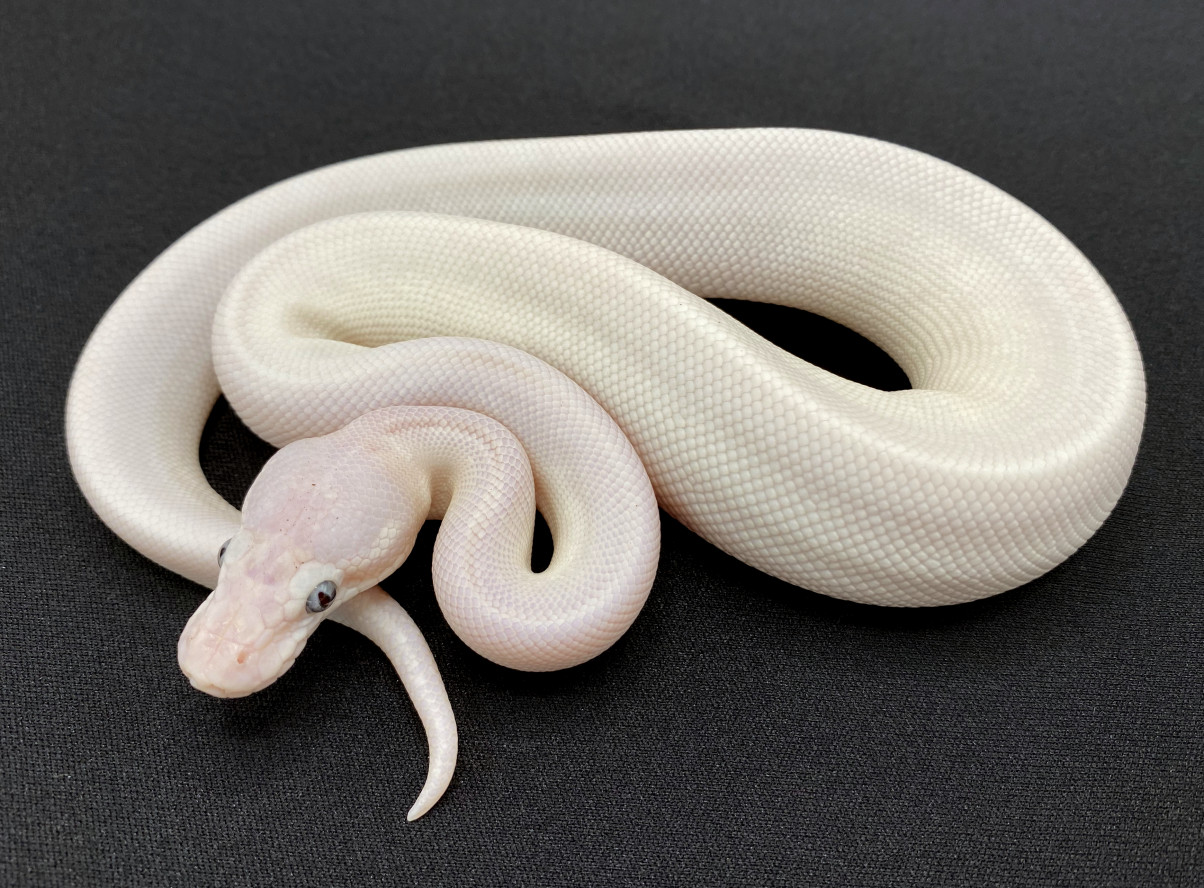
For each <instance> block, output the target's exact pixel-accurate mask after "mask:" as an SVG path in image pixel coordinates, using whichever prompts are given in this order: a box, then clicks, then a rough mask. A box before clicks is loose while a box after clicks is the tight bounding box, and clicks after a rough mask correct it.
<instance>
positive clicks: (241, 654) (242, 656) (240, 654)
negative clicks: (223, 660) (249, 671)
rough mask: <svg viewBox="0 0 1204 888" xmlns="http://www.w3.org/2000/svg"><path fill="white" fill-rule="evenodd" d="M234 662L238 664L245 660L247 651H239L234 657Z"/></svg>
mask: <svg viewBox="0 0 1204 888" xmlns="http://www.w3.org/2000/svg"><path fill="white" fill-rule="evenodd" d="M234 662H236V663H237V664H238V665H239V666H241V665H242V664H243V663H245V662H247V652H246V651H239V652H238V656H237V657H235V658H234Z"/></svg>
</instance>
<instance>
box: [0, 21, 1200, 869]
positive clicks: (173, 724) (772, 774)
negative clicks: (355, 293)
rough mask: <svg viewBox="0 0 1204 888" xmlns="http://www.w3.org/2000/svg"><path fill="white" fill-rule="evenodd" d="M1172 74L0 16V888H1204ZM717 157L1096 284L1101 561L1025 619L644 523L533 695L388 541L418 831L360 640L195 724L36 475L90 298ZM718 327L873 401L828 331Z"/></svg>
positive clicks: (104, 537) (750, 49)
mask: <svg viewBox="0 0 1204 888" xmlns="http://www.w3.org/2000/svg"><path fill="white" fill-rule="evenodd" d="M1202 46H1204V14H1202V12H1201V6H1200V4H1199V3H1198V2H1180V3H1174V2H1162V3H1155V2H1149V3H1129V2H1120V0H1108V2H1104V0H1081V2H1080V0H1075V2H1057V3H1012V4H1009V3H995V2H990V0H970V2H964V3H953V2H949V3H938V2H897V0H850V2H839V3H838V2H819V3H802V2H797V0H781V2H762V0H742V2H738V3H737V2H731V3H724V2H719V0H713V2H709V3H705V2H698V3H694V2H679V3H666V2H649V0H619V2H614V3H596V4H588V3H578V2H573V0H559V2H535V0H506V2H493V0H440V2H435V0H422V2H404V0H403V2H369V0H347V2H337V3H336V2H314V0H299V2H298V0H293V2H287V3H286V2H270V3H243V2H239V0H216V2H215V0H204V2H201V0H176V2H171V3H161V2H151V0H139V2H108V3H95V2H57V3H46V2H42V0H39V2H33V0H7V2H5V3H4V4H3V6H2V7H0V299H2V300H3V301H2V308H3V321H2V322H0V373H2V380H3V403H2V407H3V410H2V414H0V423H2V438H0V443H2V452H0V464H2V466H3V471H2V479H0V483H2V485H3V487H2V490H3V505H4V508H3V509H2V510H0V588H2V590H3V599H2V600H3V611H2V615H0V706H2V709H0V713H2V715H0V883H4V884H13V885H100V884H114V885H207V884H209V885H218V884H221V885H228V884H233V885H243V884H247V885H250V884H263V885H267V884H277V885H279V884H290V885H293V884H296V885H300V884H312V885H333V884H364V885H394V884H424V885H438V884H497V885H540V886H544V885H579V884H624V885H662V884H663V885H699V884H747V885H800V884H807V885H859V886H861V885H865V886H869V885H958V884H961V885H976V886H981V885H999V886H1021V885H1024V886H1029V885H1031V886H1051V885H1083V886H1104V885H1109V886H1111V885H1115V886H1122V885H1124V886H1134V885H1184V886H1186V885H1198V884H1201V883H1202V882H1204V764H1202V761H1204V755H1202V754H1204V741H1202V739H1201V737H1202V730H1204V702H1202V701H1201V694H1200V686H1201V675H1202V674H1204V649H1202V646H1201V628H1202V625H1204V618H1202V617H1201V610H1200V605H1199V595H1200V579H1199V578H1200V574H1201V568H1202V567H1204V557H1202V556H1201V553H1200V550H1199V545H1200V539H1201V523H1202V522H1201V505H1200V492H1201V481H1202V474H1204V473H1202V471H1201V463H1202V461H1204V421H1202V418H1201V389H1202V380H1204V373H1202V363H1204V362H1202V360H1201V358H1202V355H1201V345H1200V343H1201V332H1202V323H1201V322H1202V320H1204V301H1202V297H1201V284H1202V283H1204V274H1202V272H1204V249H1202V247H1201V244H1202V243H1204V224H1202V220H1204V198H1202V191H1204V189H1202V182H1201V170H1204V149H1202V145H1204V126H1202V119H1204V114H1202V111H1201V107H1202V106H1201V100H1202V98H1204V96H1202V91H1204V62H1202V60H1201V47H1202ZM750 125H784V126H806V127H822V128H829V129H836V130H844V131H848V132H855V133H863V134H868V135H873V136H877V137H880V138H884V139H887V140H890V141H893V142H898V143H901V144H904V145H908V146H911V147H913V148H918V149H921V150H923V151H927V152H929V153H931V154H934V155H936V156H938V157H942V158H945V159H947V160H950V161H952V162H954V163H956V164H958V165H960V166H962V167H965V168H966V169H968V170H971V171H972V172H974V173H977V174H978V175H980V176H982V177H984V178H986V179H987V180H989V181H991V182H993V183H995V184H997V185H999V186H1001V187H1002V188H1004V189H1005V190H1007V191H1009V192H1010V193H1012V194H1013V195H1015V196H1016V197H1018V198H1019V199H1021V200H1023V201H1024V202H1025V203H1027V204H1029V205H1030V206H1032V207H1033V208H1035V209H1036V210H1037V211H1038V212H1040V213H1042V214H1043V215H1045V216H1046V217H1047V218H1049V219H1050V220H1051V221H1052V222H1053V223H1054V224H1055V225H1057V226H1058V227H1059V228H1060V229H1061V230H1062V231H1063V232H1065V233H1066V234H1067V235H1068V236H1069V237H1070V238H1071V240H1073V241H1074V242H1075V243H1076V244H1077V245H1078V246H1079V248H1080V249H1082V250H1083V252H1084V253H1085V254H1086V255H1087V256H1088V257H1089V258H1090V259H1091V260H1092V261H1093V262H1095V263H1096V264H1097V266H1098V267H1099V268H1100V270H1101V271H1102V273H1103V275H1104V276H1105V278H1107V280H1108V281H1109V282H1110V283H1111V285H1112V287H1113V288H1114V289H1115V291H1116V293H1117V295H1118V297H1119V298H1120V300H1121V302H1122V303H1123V304H1124V306H1125V309H1126V310H1127V311H1128V313H1129V316H1130V318H1131V319H1132V321H1133V324H1134V327H1135V329H1136V332H1137V336H1138V339H1139V341H1140V343H1141V346H1142V349H1143V354H1144V356H1145V360H1146V362H1147V367H1148V374H1149V377H1148V379H1149V416H1148V424H1147V429H1146V434H1145V438H1144V442H1143V446H1142V450H1141V454H1140V457H1139V460H1138V463H1137V467H1136V469H1135V471H1134V474H1133V479H1132V482H1131V484H1130V487H1129V489H1128V492H1127V493H1126V494H1125V496H1124V498H1123V499H1122V500H1121V503H1120V505H1119V506H1118V508H1117V510H1116V512H1115V513H1114V515H1113V516H1112V517H1111V519H1110V520H1109V521H1108V522H1107V523H1106V524H1105V526H1104V527H1103V529H1102V530H1101V531H1100V532H1099V533H1098V534H1097V535H1096V536H1095V537H1094V538H1093V539H1092V540H1091V541H1090V542H1089V543H1088V544H1087V545H1086V546H1085V547H1084V548H1083V549H1082V550H1081V551H1080V552H1079V553H1078V554H1076V555H1075V556H1074V557H1073V558H1071V559H1070V560H1069V561H1068V562H1067V563H1066V564H1064V565H1062V566H1061V567H1059V568H1057V569H1056V570H1054V571H1052V572H1051V573H1050V574H1048V575H1047V576H1045V577H1043V578H1041V579H1040V580H1038V581H1036V582H1034V583H1031V584H1030V585H1028V586H1026V587H1024V588H1022V589H1019V590H1016V591H1014V592H1010V593H1008V594H1005V595H1002V596H999V597H996V598H994V599H991V600H987V601H983V602H980V603H976V604H971V605H966V606H960V607H954V608H947V609H943V610H929V611H912V612H903V611H892V610H880V609H874V608H871V607H865V606H856V605H850V604H845V603H841V602H836V601H832V600H829V599H825V598H822V597H820V596H817V595H814V594H811V593H808V592H802V591H799V590H796V589H793V588H790V587H788V586H786V585H784V584H782V583H780V582H777V581H774V580H771V579H769V578H767V577H765V576H762V575H760V574H758V573H757V572H755V571H753V570H751V569H748V568H746V567H743V566H742V565H740V564H738V563H736V562H735V561H734V560H733V559H731V558H728V557H727V556H725V555H723V554H722V553H720V552H718V551H716V550H715V549H713V548H712V547H710V546H709V545H707V544H705V543H703V542H701V541H700V540H699V539H697V538H696V537H694V536H693V535H691V534H690V533H688V532H686V531H684V530H683V529H682V528H681V527H680V526H678V525H676V524H674V523H673V522H672V521H668V520H667V521H666V522H665V532H664V555H663V558H662V561H661V568H660V573H659V576H658V579H657V582H656V586H655V588H654V591H653V595H652V598H651V600H650V602H649V604H648V606H647V609H646V611H645V612H644V614H643V615H642V616H641V617H640V619H639V620H638V621H637V622H636V624H635V626H634V628H633V629H632V630H631V632H630V633H629V634H628V635H627V636H626V637H625V638H624V639H623V640H622V641H621V642H620V643H619V644H618V645H617V646H616V647H615V648H614V649H613V650H612V651H610V652H608V653H607V654H605V655H604V656H602V657H600V658H598V659H597V660H596V661H594V662H591V663H588V664H586V665H584V666H581V667H579V668H577V669H573V670H570V671H568V672H565V673H561V674H554V675H524V674H519V673H514V672H508V671H506V670H503V669H500V668H497V667H494V666H492V665H490V664H489V663H486V662H484V661H483V660H481V659H480V658H479V657H477V656H475V655H473V654H471V653H470V652H469V651H468V650H467V649H466V648H465V647H464V646H463V645H462V644H461V643H460V642H459V641H458V640H457V639H456V638H455V637H454V636H453V635H452V634H451V633H450V632H449V630H448V629H447V627H446V625H445V624H444V623H443V622H442V620H441V618H440V616H439V614H438V611H437V609H436V607H435V606H434V604H433V600H432V596H431V589H430V580H429V570H428V564H427V562H428V559H429V556H430V540H431V536H430V533H429V530H428V532H426V533H425V534H424V538H423V542H422V544H421V545H420V546H419V547H418V549H417V550H416V552H415V555H414V557H413V558H412V559H411V565H410V566H408V567H406V568H404V569H403V571H402V572H401V573H400V574H399V575H398V576H397V577H396V578H395V579H394V580H393V582H392V585H391V588H392V590H393V592H394V594H396V595H397V596H398V597H399V598H400V599H401V600H402V601H403V602H404V603H405V604H406V606H407V607H408V608H410V610H411V613H412V614H413V615H414V617H415V618H416V619H417V621H418V622H419V624H420V625H421V626H422V627H423V628H424V629H425V631H426V633H427V635H428V638H429V639H430V642H431V646H432V648H433V650H434V653H435V656H436V658H437V660H438V661H439V663H440V665H441V666H442V669H443V674H444V677H445V679H446V682H447V685H448V690H449V692H450V695H451V699H452V702H453V705H454V707H455V710H456V714H457V716H458V719H459V723H460V727H461V750H460V764H459V768H458V771H457V776H456V778H455V781H454V783H453V784H452V787H451V790H450V791H449V792H448V794H447V796H446V797H445V798H444V799H443V801H441V802H440V803H439V804H438V805H437V806H436V807H435V809H434V810H433V811H432V812H431V813H430V814H429V815H428V816H426V817H425V818H423V819H422V820H420V821H418V822H417V823H414V824H407V823H405V821H404V813H405V811H406V809H407V807H408V806H409V804H410V803H411V802H412V800H413V799H414V797H415V795H416V793H417V791H418V789H419V787H420V786H421V783H422V779H423V776H424V773H425V759H426V750H425V746H424V740H423V736H422V734H421V732H420V730H419V726H418V724H417V720H416V718H415V716H414V715H413V712H412V711H411V709H410V707H409V704H408V703H407V701H406V700H405V698H404V696H403V694H402V692H401V688H400V686H399V683H398V681H397V680H396V678H395V676H394V675H393V673H392V671H391V669H390V667H389V665H388V664H387V663H386V661H385V659H384V657H383V656H381V655H380V654H379V652H378V651H376V650H375V649H374V648H373V647H372V646H371V645H369V644H368V643H366V642H365V641H363V640H362V639H361V638H359V637H358V636H356V635H354V634H353V633H351V632H349V631H347V630H344V629H342V628H340V627H336V626H327V627H324V628H323V629H321V630H320V631H319V632H318V633H317V634H316V635H315V637H314V638H313V640H312V641H311V643H310V645H309V647H308V649H307V650H306V651H305V653H304V654H303V656H302V657H301V658H300V660H299V661H298V662H297V664H296V666H295V667H294V668H293V669H292V671H291V672H289V673H288V674H287V675H286V676H285V677H284V678H283V679H281V680H280V681H279V682H278V683H277V684H276V685H274V686H273V687H271V688H269V689H268V690H266V691H264V692H262V693H260V694H257V695H255V696H252V697H250V698H247V699H242V700H233V701H218V700H214V699H211V698H208V697H205V696H203V695H201V694H199V693H197V692H195V691H193V690H192V689H191V688H190V687H189V686H188V684H187V682H186V681H185V680H184V678H183V677H182V676H181V674H180V672H179V670H178V668H177V666H176V662H175V644H176V637H177V634H178V632H179V630H180V628H181V627H182V626H183V624H184V622H185V620H186V618H187V617H188V615H189V613H190V612H191V611H192V609H193V608H194V607H195V606H196V605H197V603H198V602H199V601H200V600H201V596H202V590H201V589H199V588H197V587H195V586H193V585H192V584H190V583H188V582H186V581H184V580H182V579H180V578H178V577H176V576H174V575H172V574H170V573H168V572H167V571H164V570H161V569H159V568H157V567H155V566H154V565H152V564H150V563H149V562H147V561H146V560H145V559H143V558H142V557H141V556H139V555H138V554H136V553H135V552H133V551H132V550H130V549H129V548H128V547H127V546H125V545H124V544H123V543H121V542H120V541H119V540H118V539H117V538H115V537H114V536H113V535H112V534H111V533H110V532H109V531H108V530H107V529H106V528H105V527H104V526H103V525H101V524H100V523H99V521H98V520H97V519H96V518H95V517H94V516H93V515H92V514H91V512H90V511H89V510H88V508H87V506H86V505H85V503H84V501H83V499H82V497H81V496H80V494H79V493H78V492H77V490H76V487H75V484H74V483H73V481H72V479H71V476H70V474H69V471H68V468H67V464H66V461H65V453H64V448H63V441H62V434H61V417H62V407H63V396H64V392H65V390H66V387H67V383H68V380H69V375H70V372H71V369H72V366H73V362H74V360H75V357H76V355H77V354H78V353H79V351H80V349H81V347H82V346H83V344H84V340H85V338H86V337H87V335H88V333H89V331H90V330H91V329H92V328H93V326H94V325H95V324H96V322H97V320H98V319H99V317H100V315H101V313H102V312H103V311H104V309H105V308H106V307H107V306H108V305H109V304H110V303H111V302H112V300H113V299H114V298H115V297H116V295H117V294H118V293H119V292H120V290H121V289H122V287H123V286H124V285H125V284H126V283H127V282H128V281H129V280H130V279H131V278H132V277H133V276H134V275H135V274H136V273H137V272H138V271H139V270H140V269H141V268H142V267H143V266H144V265H146V263H147V262H149V261H150V260H151V259H152V258H153V257H154V256H155V255H156V254H157V253H159V252H160V251H161V250H162V249H163V248H164V247H166V246H167V245H168V244H169V243H170V242H171V241H172V240H174V239H175V238H176V237H178V236H179V235H180V234H182V233H183V232H184V231H186V230H187V229H188V228H189V227H191V226H192V225H194V224H196V223H197V222H200V221H201V220H202V219H204V218H205V217H207V216H209V215H210V214H211V213H213V212H215V211H217V210H219V209H221V208H222V207H224V206H226V205H227V204H228V203H230V202H232V201H234V200H236V199H237V198H239V197H242V196H243V195H245V194H247V193H249V192H251V191H253V190H255V189H257V188H259V187H261V186H264V185H268V184H270V183H272V182H275V181H277V180H278V179H281V178H283V177H285V176H288V175H291V174H294V173H299V172H302V171H305V170H308V169H311V168H313V167H316V166H319V165H321V164H325V163H330V162H332V161H337V160H342V159H344V158H349V157H354V156H357V155H362V154H367V153H371V152H377V151H383V150H387V149H393V148H399V147H406V146H412V145H425V144H432V143H440V142H453V141H463V140H474V139H491V138H501V137H515V136H535V135H555V134H569V133H589V132H606V131H615V130H637V129H665V128H682V127H717V126H750ZM754 314H755V312H754ZM757 323H759V324H760V326H762V328H763V329H770V330H772V332H775V333H782V334H784V335H787V337H788V338H790V340H791V342H792V343H793V347H794V348H795V349H796V350H798V351H799V353H801V354H804V355H810V356H813V357H815V358H816V359H817V360H821V361H830V362H833V363H834V366H837V367H840V368H844V369H843V370H842V372H846V373H850V374H852V373H856V372H863V373H864V374H865V375H864V378H865V379H866V381H868V382H871V383H877V384H880V385H883V386H884V387H886V386H890V385H894V384H896V383H897V378H896V379H893V380H892V377H891V375H890V374H891V371H892V368H891V367H890V366H889V365H888V366H886V367H885V368H884V369H883V368H881V367H880V368H879V369H876V370H875V369H872V368H871V369H869V370H866V369H864V368H865V366H866V365H865V364H864V362H865V361H868V360H870V358H871V357H872V354H871V350H869V349H868V347H867V346H865V345H864V344H858V343H857V342H856V341H855V338H854V337H843V338H842V337H839V336H836V335H834V334H832V333H831V332H830V331H829V330H827V328H825V327H824V326H823V325H822V324H821V323H819V322H813V323H804V322H803V321H801V320H800V321H799V322H798V323H797V324H792V328H791V329H790V330H788V331H783V329H782V327H783V323H782V322H781V320H780V317H778V316H775V315H773V314H772V313H771V314H770V316H769V317H768V319H766V318H762V319H761V320H760V321H758V322H757ZM858 368H861V369H860V370H859V369H858ZM204 451H205V454H204V456H205V464H206V466H207V467H208V470H209V471H210V473H211V476H212V477H213V479H214V481H215V484H217V485H218V486H219V487H220V488H221V489H222V490H223V491H224V492H225V493H227V495H229V496H231V497H232V498H235V499H237V498H238V497H239V496H240V495H241V489H242V488H243V487H244V486H245V484H246V483H247V481H248V480H249V478H250V477H251V476H252V474H253V472H254V470H255V467H256V466H257V465H258V464H259V463H261V462H262V460H263V459H264V458H265V457H266V455H267V449H266V448H265V447H264V446H263V445H260V444H258V443H257V442H255V441H254V439H253V438H251V437H250V436H249V435H248V434H247V433H246V432H245V431H244V430H243V429H242V428H241V427H240V426H239V425H238V423H237V421H236V420H234V419H233V418H231V416H230V415H229V413H228V412H226V411H224V410H219V411H218V414H217V415H216V416H215V418H214V420H213V421H212V423H211V426H210V430H209V433H208V434H207V436H206V441H205V446H204Z"/></svg>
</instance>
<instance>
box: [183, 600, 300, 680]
mask: <svg viewBox="0 0 1204 888" xmlns="http://www.w3.org/2000/svg"><path fill="white" fill-rule="evenodd" d="M305 641H306V637H305V636H304V635H302V636H301V637H297V634H296V633H294V632H290V631H288V627H285V626H281V625H277V626H265V624H264V620H263V619H262V616H261V615H260V614H258V613H256V612H255V611H253V610H249V609H247V608H245V607H238V606H236V605H235V603H234V602H231V601H229V600H226V599H224V598H223V597H221V596H219V594H218V593H217V592H215V593H214V594H213V595H211V596H210V597H209V598H208V599H206V601H205V603H204V604H202V605H201V607H200V608H198V609H197V611H196V613H194V614H193V615H192V618H191V619H190V620H189V621H188V624H187V625H186V626H185V627H184V631H183V633H181V635H180V641H179V644H178V645H177V655H178V658H179V663H180V669H181V670H182V671H183V672H184V675H185V676H187V677H188V680H189V682H190V683H191V684H192V686H193V687H194V688H196V689H197V690H199V691H204V692H205V693H207V694H212V695H213V696H215V697H245V696H246V695H248V694H253V693H254V692H255V691H259V690H262V689H263V688H265V687H267V686H268V685H270V684H271V683H272V682H274V681H275V680H276V679H277V678H279V677H280V676H281V675H283V674H284V673H285V672H286V671H288V668H289V667H290V666H292V664H293V661H294V660H295V659H296V658H297V655H298V654H299V653H300V652H301V649H302V648H303V647H304V646H305Z"/></svg>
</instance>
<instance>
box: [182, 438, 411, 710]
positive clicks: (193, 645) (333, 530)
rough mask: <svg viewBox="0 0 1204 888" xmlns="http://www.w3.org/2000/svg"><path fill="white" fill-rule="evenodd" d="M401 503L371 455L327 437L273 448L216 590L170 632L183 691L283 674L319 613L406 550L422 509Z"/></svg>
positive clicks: (224, 687) (255, 685) (391, 566)
mask: <svg viewBox="0 0 1204 888" xmlns="http://www.w3.org/2000/svg"><path fill="white" fill-rule="evenodd" d="M341 443H342V444H345V442H341ZM412 499H413V498H412V496H411V495H410V494H409V492H408V491H407V490H406V489H404V488H403V487H401V486H400V485H398V484H397V483H396V482H394V481H393V480H392V479H390V478H389V477H388V476H387V475H386V473H384V472H383V471H382V469H381V467H380V464H379V462H378V461H377V460H375V459H374V458H373V454H372V453H371V452H368V451H364V450H362V449H357V448H347V447H346V446H340V442H339V441H338V440H336V437H335V436H334V435H332V436H328V437H327V438H311V439H305V440H302V441H297V442H294V443H293V444H289V445H288V446H286V447H284V448H282V449H281V450H280V451H279V452H277V453H276V454H275V455H274V456H273V457H272V458H271V459H270V460H269V461H268V462H267V464H266V465H265V466H264V468H263V470H262V471H261V472H260V474H259V476H258V477H257V478H256V479H255V483H254V484H252V486H251V488H250V490H249V491H248V492H247V496H246V501H245V502H244V504H243V512H242V527H241V529H240V530H239V532H238V533H237V534H235V535H234V536H233V537H232V538H231V539H230V540H229V541H228V542H227V543H226V545H225V546H223V547H222V551H221V554H220V555H219V560H220V563H221V567H220V573H219V574H218V581H217V586H216V588H214V590H213V591H212V592H211V593H210V594H209V597H208V598H206V599H205V601H204V603H203V604H202V605H201V606H200V607H199V608H198V609H197V611H196V612H195V613H194V614H193V615H192V617H191V619H189V621H188V624H187V625H186V626H185V627H184V632H183V634H182V635H181V636H180V641H179V645H178V648H177V652H178V656H179V662H180V668H181V669H182V670H183V671H184V674H185V675H186V676H188V679H189V681H190V682H191V683H192V685H193V687H195V688H197V689H198V690H202V691H205V692H206V693H209V694H213V695H215V696H218V697H241V696H245V695H247V694H251V693H254V692H255V691H258V690H261V689H262V688H264V687H267V686H268V685H269V684H271V683H272V682H274V681H275V680H276V679H277V678H279V677H280V676H281V675H283V674H284V673H285V672H286V671H287V670H288V668H289V667H290V666H292V664H293V661H294V660H295V659H296V658H297V655H298V654H300V653H301V651H302V649H303V648H304V647H305V643H306V641H308V640H309V636H310V635H311V634H312V633H313V631H314V630H315V629H317V627H318V626H319V625H320V624H321V623H322V621H323V620H325V619H326V618H327V617H328V616H330V615H331V614H332V613H334V612H335V611H336V610H337V609H338V608H339V607H340V606H341V605H344V604H346V603H347V602H348V601H349V600H351V599H352V598H353V597H354V596H355V595H356V594H357V593H359V592H360V591H361V590H363V589H367V588H369V587H371V586H373V585H375V584H376V583H378V582H379V581H380V580H381V579H383V578H384V577H386V576H388V574H390V573H392V572H393V571H394V570H395V569H396V568H397V566H398V565H399V564H400V563H401V562H402V561H403V560H404V559H405V557H406V556H407V555H408V554H409V552H410V549H411V548H412V547H413V540H414V535H415V534H416V533H417V529H418V527H419V526H420V525H421V523H422V519H423V518H425V515H426V509H427V506H428V505H429V503H416V502H413V501H412ZM418 513H421V517H417V518H416V517H415V515H416V514H418Z"/></svg>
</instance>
